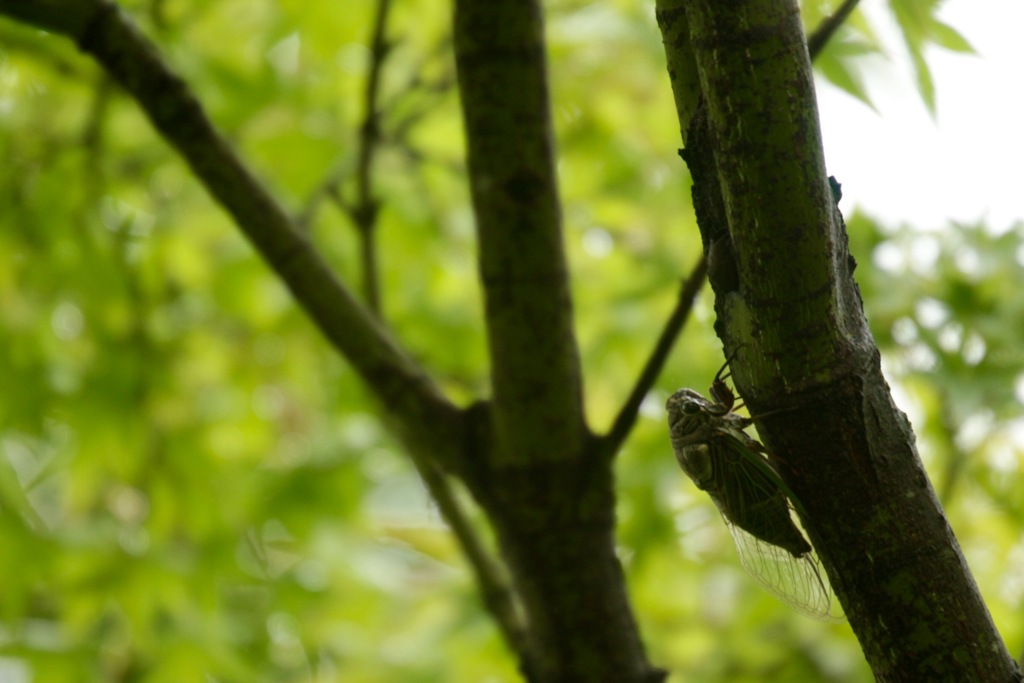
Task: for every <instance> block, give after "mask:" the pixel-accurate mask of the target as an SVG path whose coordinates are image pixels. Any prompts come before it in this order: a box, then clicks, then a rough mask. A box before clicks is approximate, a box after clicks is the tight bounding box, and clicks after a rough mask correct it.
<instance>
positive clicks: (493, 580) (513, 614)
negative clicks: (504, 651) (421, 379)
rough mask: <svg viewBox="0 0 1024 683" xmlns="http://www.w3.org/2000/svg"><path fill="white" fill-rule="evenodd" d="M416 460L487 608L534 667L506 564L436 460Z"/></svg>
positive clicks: (525, 666)
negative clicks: (497, 559)
mask: <svg viewBox="0 0 1024 683" xmlns="http://www.w3.org/2000/svg"><path fill="white" fill-rule="evenodd" d="M414 462H416V467H417V470H418V471H419V473H420V477H421V478H422V479H423V482H424V483H425V484H426V486H427V489H428V490H429V491H430V495H431V497H433V499H434V501H435V502H436V503H437V507H438V509H439V510H440V511H441V516H442V517H444V519H445V521H446V522H447V523H448V526H449V527H450V528H451V530H452V533H454V534H455V537H456V538H457V539H458V541H459V545H460V546H461V547H462V552H463V554H464V555H465V557H466V560H467V561H468V562H469V566H470V568H471V569H472V571H473V577H474V578H475V580H476V584H477V586H478V587H479V588H480V594H481V597H482V598H483V604H484V608H485V609H486V610H487V612H488V613H489V614H490V615H491V618H493V619H494V621H495V622H496V623H497V625H498V629H499V630H500V631H501V634H502V636H503V637H504V639H505V642H506V644H508V646H509V649H511V650H512V652H513V653H514V654H515V656H516V658H517V659H518V660H519V663H520V668H521V669H522V670H524V671H529V670H531V669H532V668H533V666H532V664H531V663H530V662H531V656H530V651H529V647H528V645H527V639H526V626H525V624H524V623H523V615H522V611H521V609H520V606H519V603H518V600H517V597H516V595H515V593H514V591H513V590H512V588H511V587H510V586H509V585H508V582H507V579H506V577H505V573H504V571H503V567H501V566H500V565H499V564H498V563H497V562H495V560H494V558H493V557H492V556H491V554H490V553H489V552H488V550H487V548H486V547H485V546H484V544H483V542H482V541H481V540H480V536H479V535H478V534H477V531H476V529H475V528H474V527H473V524H472V522H470V520H469V518H468V516H467V515H466V513H465V511H464V509H463V507H462V506H461V505H460V504H459V502H458V499H456V497H455V495H454V492H453V491H452V488H451V485H450V483H449V481H448V480H447V478H446V477H445V474H444V473H443V472H441V470H440V469H438V468H437V467H435V466H434V465H433V464H432V463H428V462H421V461H419V460H414Z"/></svg>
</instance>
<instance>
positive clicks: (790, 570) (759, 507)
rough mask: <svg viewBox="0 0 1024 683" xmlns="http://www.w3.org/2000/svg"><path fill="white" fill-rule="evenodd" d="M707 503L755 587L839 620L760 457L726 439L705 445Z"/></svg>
mask: <svg viewBox="0 0 1024 683" xmlns="http://www.w3.org/2000/svg"><path fill="white" fill-rule="evenodd" d="M711 451H712V456H711V460H712V462H713V463H714V465H715V472H714V477H713V478H714V486H713V487H712V488H714V489H715V492H714V494H713V495H712V499H714V501H715V503H716V504H717V506H718V509H719V512H721V513H722V518H723V519H724V520H725V523H726V526H728V528H729V533H731V534H732V537H733V541H734V542H735V544H736V551H737V553H738V554H739V557H740V563H741V564H742V565H743V567H744V569H746V570H747V572H748V573H749V574H750V575H751V576H753V577H754V578H755V579H756V580H757V581H758V583H760V584H761V585H762V586H764V587H765V588H767V589H768V590H770V591H771V592H772V593H774V594H775V595H777V596H778V597H780V598H781V599H782V600H783V601H784V602H786V603H788V604H790V605H792V606H793V607H795V608H796V609H798V610H800V611H801V612H803V613H805V614H807V615H809V616H812V617H815V618H817V619H832V618H840V617H838V615H837V614H836V613H835V612H834V607H833V602H834V601H833V595H832V588H831V586H830V585H829V583H828V578H827V577H826V575H825V572H824V570H823V569H822V567H821V564H820V562H819V561H818V557H817V555H816V554H815V553H814V549H813V548H812V546H811V544H810V543H809V542H808V541H807V539H806V537H805V535H804V532H803V530H802V529H801V528H800V526H799V521H798V519H797V517H796V515H795V514H793V509H792V506H791V504H790V500H789V499H788V498H787V497H786V495H785V493H784V492H783V490H782V488H781V487H780V480H779V479H778V477H777V475H774V471H773V470H772V469H769V468H770V465H769V464H768V463H767V461H761V460H756V459H759V458H762V456H761V455H760V454H758V453H756V452H752V451H751V450H750V449H747V448H746V444H745V443H743V442H742V441H740V440H738V439H734V438H732V437H722V438H719V439H716V440H715V441H713V442H712V445H711Z"/></svg>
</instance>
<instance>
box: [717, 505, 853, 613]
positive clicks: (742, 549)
mask: <svg viewBox="0 0 1024 683" xmlns="http://www.w3.org/2000/svg"><path fill="white" fill-rule="evenodd" d="M726 525H727V526H728V527H729V533H730V534H732V539H733V542H734V543H735V544H736V552H737V553H738V554H739V557H740V563H741V564H742V565H743V568H744V569H746V570H747V573H749V574H750V575H751V576H753V577H754V578H755V579H756V580H757V582H758V583H760V584H761V585H762V586H764V587H765V588H767V589H768V590H769V591H771V592H772V593H774V594H775V595H776V596H777V597H779V598H780V599H781V600H782V601H783V602H785V603H786V604H788V605H790V606H792V607H794V608H795V609H797V610H799V611H801V612H803V613H804V614H806V615H808V616H810V617H813V618H815V619H820V620H825V621H827V620H841V619H842V615H841V613H839V612H838V611H837V610H838V608H837V607H836V603H835V601H834V600H833V595H832V587H831V586H830V585H829V583H828V577H827V576H826V575H825V571H824V569H823V568H822V567H821V563H820V562H819V561H818V556H817V555H816V554H815V553H814V551H813V550H811V551H810V552H807V553H805V554H804V555H801V556H799V557H794V556H793V554H792V553H790V552H789V551H788V550H786V549H785V548H780V547H779V546H777V545H772V544H771V543H765V542H764V541H762V540H760V539H759V538H757V537H755V536H753V535H752V534H749V533H747V532H746V531H744V530H743V529H741V528H739V527H738V526H736V525H735V524H732V523H731V522H729V521H728V520H726Z"/></svg>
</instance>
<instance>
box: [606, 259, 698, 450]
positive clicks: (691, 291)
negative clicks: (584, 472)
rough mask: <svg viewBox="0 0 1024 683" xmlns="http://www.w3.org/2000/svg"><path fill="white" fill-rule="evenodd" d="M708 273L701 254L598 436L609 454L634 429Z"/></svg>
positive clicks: (620, 444)
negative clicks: (641, 365) (641, 366)
mask: <svg viewBox="0 0 1024 683" xmlns="http://www.w3.org/2000/svg"><path fill="white" fill-rule="evenodd" d="M707 273H708V266H707V261H706V260H705V259H704V256H703V254H702V255H701V257H700V260H699V261H698V262H697V265H695V266H694V268H693V270H692V271H691V272H690V276H689V277H688V278H686V280H685V281H684V282H683V284H682V287H681V288H680V289H679V301H677V302H676V307H675V308H674V309H673V310H672V314H671V315H670V316H669V317H668V320H666V321H665V327H664V328H663V329H662V331H661V334H660V335H659V336H658V342H657V343H656V344H655V345H654V349H653V350H652V351H651V355H650V357H649V358H648V359H647V362H646V363H645V364H644V369H643V370H642V371H641V372H640V376H639V377H638V378H637V380H636V384H635V385H634V386H633V390H632V391H631V392H629V397H628V398H627V399H626V402H625V403H624V404H623V405H622V408H621V409H620V410H619V414H618V415H617V416H616V417H615V421H614V422H612V427H611V429H610V430H608V433H607V434H605V435H604V436H602V437H601V449H602V451H603V452H604V453H606V454H607V455H608V456H613V455H614V454H615V453H616V452H617V451H618V450H619V447H620V446H622V442H623V441H625V440H626V437H627V436H628V435H629V432H630V430H632V429H633V425H634V424H635V423H636V417H637V413H638V412H639V410H640V404H641V403H643V400H644V397H645V396H647V392H649V391H650V390H651V387H652V386H654V382H655V381H656V380H657V379H658V375H660V374H661V369H662V368H663V367H664V366H665V360H666V359H667V358H668V355H669V353H670V352H671V351H672V347H673V346H674V345H675V342H676V339H677V338H678V337H679V333H680V332H681V331H682V329H683V326H684V325H685V324H686V320H687V318H689V316H690V311H691V310H693V304H694V302H695V301H696V299H697V294H698V293H700V290H701V287H702V286H703V285H704V281H705V279H706V278H707Z"/></svg>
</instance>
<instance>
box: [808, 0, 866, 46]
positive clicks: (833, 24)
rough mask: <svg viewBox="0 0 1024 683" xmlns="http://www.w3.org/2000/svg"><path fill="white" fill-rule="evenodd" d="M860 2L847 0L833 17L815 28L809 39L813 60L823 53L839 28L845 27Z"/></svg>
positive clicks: (824, 20) (826, 18) (823, 20)
mask: <svg viewBox="0 0 1024 683" xmlns="http://www.w3.org/2000/svg"><path fill="white" fill-rule="evenodd" d="M858 2H860V0H845V2H843V4H842V5H840V6H839V9H837V10H836V11H835V12H833V13H832V15H831V16H828V17H825V18H824V19H822V20H821V23H820V24H818V25H817V26H816V27H815V28H814V32H813V33H811V35H809V36H808V37H807V52H808V53H810V55H811V59H812V60H813V59H814V58H815V57H817V56H818V55H819V54H821V51H822V50H824V49H825V45H826V44H828V41H829V40H830V39H831V38H832V36H833V35H834V34H835V32H836V31H838V30H839V27H840V26H842V25H843V22H844V21H846V19H847V17H849V16H850V15H851V14H852V13H853V10H854V9H855V8H856V7H857V3H858Z"/></svg>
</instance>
